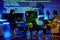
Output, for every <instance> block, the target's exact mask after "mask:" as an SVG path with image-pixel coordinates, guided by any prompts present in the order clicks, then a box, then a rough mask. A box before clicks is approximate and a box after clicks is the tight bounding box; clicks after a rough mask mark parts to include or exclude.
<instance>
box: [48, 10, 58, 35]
mask: <svg viewBox="0 0 60 40" xmlns="http://www.w3.org/2000/svg"><path fill="white" fill-rule="evenodd" d="M53 14H54V18H53V22H51V23H49V24H47V26H49V27H50V28H51V30H52V29H54V28H56V27H57V24H58V20H59V18H58V13H57V11H56V10H54V11H53ZM52 31H53V30H52ZM53 33H54V32H53ZM53 33H52V36H53Z"/></svg>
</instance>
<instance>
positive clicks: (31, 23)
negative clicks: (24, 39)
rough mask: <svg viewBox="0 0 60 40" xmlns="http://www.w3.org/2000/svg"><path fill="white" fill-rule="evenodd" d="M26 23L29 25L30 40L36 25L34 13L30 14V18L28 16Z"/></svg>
mask: <svg viewBox="0 0 60 40" xmlns="http://www.w3.org/2000/svg"><path fill="white" fill-rule="evenodd" d="M26 23H27V29H28V30H29V31H30V39H32V30H33V27H34V23H35V18H34V12H33V11H32V12H31V13H30V15H29V16H28V15H27V19H26Z"/></svg>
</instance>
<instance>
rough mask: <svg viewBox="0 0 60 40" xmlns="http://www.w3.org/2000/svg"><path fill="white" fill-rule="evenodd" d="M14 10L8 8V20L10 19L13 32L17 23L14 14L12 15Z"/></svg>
mask: <svg viewBox="0 0 60 40" xmlns="http://www.w3.org/2000/svg"><path fill="white" fill-rule="evenodd" d="M14 12H15V11H14V10H13V9H11V10H10V16H9V17H10V18H9V21H10V27H11V29H12V30H13V31H14V33H16V32H15V30H16V27H17V24H16V16H15V15H14Z"/></svg>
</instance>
